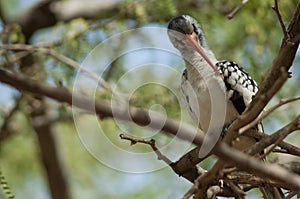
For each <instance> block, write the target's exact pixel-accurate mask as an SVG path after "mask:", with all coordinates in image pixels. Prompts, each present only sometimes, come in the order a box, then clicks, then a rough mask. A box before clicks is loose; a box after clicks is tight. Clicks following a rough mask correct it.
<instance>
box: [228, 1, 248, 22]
mask: <svg viewBox="0 0 300 199" xmlns="http://www.w3.org/2000/svg"><path fill="white" fill-rule="evenodd" d="M248 1H249V0H243V1H242V2H241V3H240V4H239V5H238V6H237V7H235V8H234V9H233V10H232V11H231V12H230V13H229V14H228V15H227V18H228V19H232V18H233V17H234V16H235V15H236V14H237V13H238V12H239V11H240V9H241V8H242V7H243V6H244V5H245V4H246V3H248Z"/></svg>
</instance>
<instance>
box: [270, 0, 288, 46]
mask: <svg viewBox="0 0 300 199" xmlns="http://www.w3.org/2000/svg"><path fill="white" fill-rule="evenodd" d="M274 4H275V5H274V6H272V9H273V10H274V11H275V13H276V15H277V17H278V20H279V23H280V26H281V29H282V32H283V35H284V39H286V40H288V41H289V40H290V36H289V34H288V32H287V29H286V26H285V24H284V22H283V19H282V16H281V14H280V10H279V7H278V0H274Z"/></svg>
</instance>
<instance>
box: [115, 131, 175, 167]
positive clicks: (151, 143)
mask: <svg viewBox="0 0 300 199" xmlns="http://www.w3.org/2000/svg"><path fill="white" fill-rule="evenodd" d="M120 138H121V139H122V140H129V141H130V142H131V145H134V144H136V143H143V144H148V145H149V146H150V147H151V148H152V149H153V151H154V152H155V153H156V155H157V159H158V160H162V161H164V162H165V163H166V164H167V165H170V166H171V165H172V163H173V162H172V161H171V160H170V159H169V158H168V157H167V156H165V155H163V154H162V153H161V152H160V151H159V149H158V148H157V147H156V145H155V140H154V139H151V140H145V139H140V138H133V137H130V136H128V135H124V134H120Z"/></svg>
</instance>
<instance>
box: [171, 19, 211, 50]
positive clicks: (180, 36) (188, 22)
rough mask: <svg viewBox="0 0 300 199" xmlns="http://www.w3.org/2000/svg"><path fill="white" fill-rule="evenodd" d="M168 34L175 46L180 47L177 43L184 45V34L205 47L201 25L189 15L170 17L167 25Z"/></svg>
mask: <svg viewBox="0 0 300 199" xmlns="http://www.w3.org/2000/svg"><path fill="white" fill-rule="evenodd" d="M168 35H169V38H170V40H171V42H172V44H173V45H174V46H175V47H176V48H178V47H180V46H179V45H186V42H185V39H186V36H189V37H190V38H192V39H193V40H194V41H195V42H197V43H198V44H199V45H200V46H201V47H202V48H205V47H206V43H205V40H204V37H203V32H202V29H201V25H200V24H199V23H198V22H197V21H196V19H194V18H193V17H191V16H189V15H180V16H177V17H174V18H172V19H171V21H170V22H169V25H168Z"/></svg>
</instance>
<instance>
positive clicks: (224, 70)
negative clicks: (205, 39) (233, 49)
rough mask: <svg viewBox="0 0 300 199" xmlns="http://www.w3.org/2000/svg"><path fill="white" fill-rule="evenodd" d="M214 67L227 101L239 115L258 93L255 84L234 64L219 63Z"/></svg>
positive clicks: (224, 61) (229, 62)
mask: <svg viewBox="0 0 300 199" xmlns="http://www.w3.org/2000/svg"><path fill="white" fill-rule="evenodd" d="M216 67H217V69H218V71H219V73H220V75H221V76H222V78H223V80H224V83H225V86H226V90H227V96H228V99H230V100H231V101H232V103H233V105H234V107H235V108H236V110H237V111H238V113H239V114H241V113H242V112H244V110H245V109H246V107H247V106H248V105H249V104H250V102H251V100H252V96H253V95H255V94H256V92H257V91H258V87H257V83H256V82H255V81H254V80H253V79H252V78H251V77H250V76H249V75H248V73H247V72H246V71H244V70H243V68H241V67H239V66H238V65H237V64H236V63H235V62H231V61H226V60H223V61H219V62H217V63H216Z"/></svg>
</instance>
